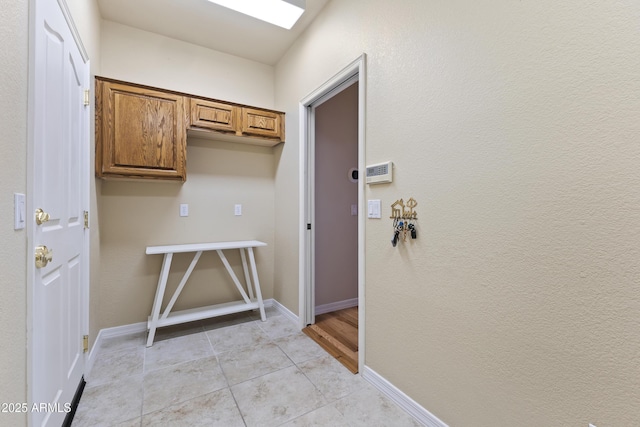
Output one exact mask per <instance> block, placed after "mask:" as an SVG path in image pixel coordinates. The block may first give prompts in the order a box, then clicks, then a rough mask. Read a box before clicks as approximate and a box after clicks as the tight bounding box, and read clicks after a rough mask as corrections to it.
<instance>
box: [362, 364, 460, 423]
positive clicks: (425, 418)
mask: <svg viewBox="0 0 640 427" xmlns="http://www.w3.org/2000/svg"><path fill="white" fill-rule="evenodd" d="M362 378H364V379H365V380H367V381H368V382H369V383H371V385H373V386H374V387H375V388H377V389H378V390H380V392H381V393H382V394H384V395H385V396H387V397H388V398H389V399H391V400H393V401H394V402H395V403H396V404H397V405H398V406H400V407H401V408H402V409H403V410H404V411H405V412H406V413H408V414H409V415H411V416H412V417H413V418H415V420H416V421H418V422H419V423H421V424H422V425H425V426H427V427H449V426H447V425H446V424H445V423H444V422H442V421H441V420H440V419H439V418H438V417H436V416H435V415H433V414H432V413H431V412H429V411H427V410H426V409H425V408H423V407H422V406H420V405H419V404H418V403H417V402H416V401H415V400H413V399H412V398H410V397H409V396H407V395H406V394H405V393H403V392H402V390H400V389H399V388H397V387H396V386H394V385H393V384H391V383H390V382H389V381H387V380H386V379H385V378H384V377H382V376H381V375H380V374H378V373H377V372H376V371H374V370H373V369H371V368H370V367H368V366H365V367H364V369H363V370H362Z"/></svg>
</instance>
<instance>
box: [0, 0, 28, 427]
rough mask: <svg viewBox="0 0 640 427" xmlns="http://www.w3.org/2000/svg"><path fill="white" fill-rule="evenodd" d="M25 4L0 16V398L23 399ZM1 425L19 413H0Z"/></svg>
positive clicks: (11, 4)
mask: <svg viewBox="0 0 640 427" xmlns="http://www.w3.org/2000/svg"><path fill="white" fill-rule="evenodd" d="M28 29H29V15H28V2H24V1H16V0H13V1H8V2H4V3H3V6H2V13H1V14H0V39H1V40H2V41H3V42H2V43H1V44H0V64H1V65H0V97H1V98H2V99H3V100H4V102H3V103H2V104H1V105H0V129H2V143H0V159H2V160H1V162H2V167H1V168H0V188H2V197H0V218H2V227H0V242H2V243H1V244H0V272H1V274H0V277H1V278H0V293H1V294H2V300H1V301H0V324H2V325H3V326H2V328H0V342H2V343H4V344H3V345H2V347H1V349H0V378H2V381H1V382H0V402H26V399H27V387H26V386H27V379H26V378H27V376H26V372H27V350H26V348H27V324H26V320H27V316H26V313H27V287H26V283H27V270H26V255H25V254H26V248H27V233H26V230H18V231H14V229H13V193H14V192H15V193H26V191H27V179H26V176H27V172H26V168H27V86H28V52H29V49H28ZM0 424H2V425H26V415H25V414H6V413H0Z"/></svg>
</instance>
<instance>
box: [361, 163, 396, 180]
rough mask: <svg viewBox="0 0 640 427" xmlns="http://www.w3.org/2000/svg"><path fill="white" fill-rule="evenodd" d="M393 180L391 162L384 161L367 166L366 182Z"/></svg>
mask: <svg viewBox="0 0 640 427" xmlns="http://www.w3.org/2000/svg"><path fill="white" fill-rule="evenodd" d="M385 182H393V163H392V162H384V163H378V164H375V165H370V166H367V184H382V183H385Z"/></svg>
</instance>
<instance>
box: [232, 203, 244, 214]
mask: <svg viewBox="0 0 640 427" xmlns="http://www.w3.org/2000/svg"><path fill="white" fill-rule="evenodd" d="M233 213H234V215H235V216H241V215H242V205H235V206H234V207H233Z"/></svg>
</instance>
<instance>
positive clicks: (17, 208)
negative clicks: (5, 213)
mask: <svg viewBox="0 0 640 427" xmlns="http://www.w3.org/2000/svg"><path fill="white" fill-rule="evenodd" d="M13 207H14V227H13V228H14V229H15V230H22V229H23V228H24V227H25V223H26V220H27V207H26V202H25V197H24V194H21V193H13Z"/></svg>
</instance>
